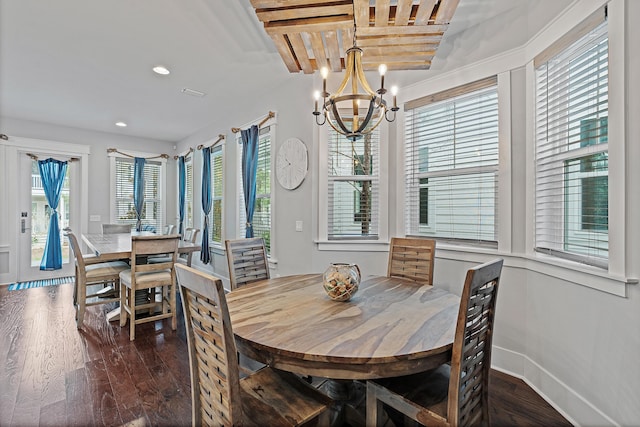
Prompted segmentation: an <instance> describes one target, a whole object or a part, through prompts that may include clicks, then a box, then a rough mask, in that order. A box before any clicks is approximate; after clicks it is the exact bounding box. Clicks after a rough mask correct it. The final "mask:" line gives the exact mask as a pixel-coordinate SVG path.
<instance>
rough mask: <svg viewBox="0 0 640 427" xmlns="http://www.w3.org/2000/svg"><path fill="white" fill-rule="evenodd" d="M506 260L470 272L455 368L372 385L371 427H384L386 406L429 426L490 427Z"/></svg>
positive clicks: (460, 312) (369, 387)
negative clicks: (493, 350) (498, 306)
mask: <svg viewBox="0 0 640 427" xmlns="http://www.w3.org/2000/svg"><path fill="white" fill-rule="evenodd" d="M502 263H503V260H502V259H496V260H494V261H491V262H488V263H485V264H482V265H479V266H477V267H474V268H472V269H470V270H468V271H467V277H466V280H465V282H464V288H463V289H462V296H461V299H460V308H459V310H458V322H457V325H456V334H455V338H454V341H453V349H452V356H451V364H450V365H449V364H445V365H442V366H440V367H438V368H436V369H434V370H432V371H428V372H425V373H420V374H415V375H409V376H405V377H396V378H390V379H382V380H369V381H367V401H366V407H367V409H366V410H367V423H366V425H367V426H370V427H373V426H380V425H381V424H382V423H381V420H382V417H381V411H382V409H383V406H384V404H386V405H388V406H390V407H391V408H393V409H395V410H396V411H399V412H400V413H402V414H404V415H405V416H406V417H409V418H410V419H412V420H414V421H417V422H419V423H421V424H424V425H445V426H454V427H457V426H468V425H485V426H489V425H490V423H489V406H488V396H489V370H490V368H491V339H492V336H493V320H494V318H495V309H496V297H497V292H498V284H499V282H500V274H501V271H502Z"/></svg>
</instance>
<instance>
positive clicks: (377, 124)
mask: <svg viewBox="0 0 640 427" xmlns="http://www.w3.org/2000/svg"><path fill="white" fill-rule="evenodd" d="M383 117H384V116H383V115H382V114H381V115H380V118H379V119H378V121H377V122H376V124H374V125H373V126H371V127H370V128H369V129H368V130H367V131H364V132H361V134H362V135H369V134H370V133H371V132H373V131H374V130H376V128H377V127H378V126H380V123H382V118H383Z"/></svg>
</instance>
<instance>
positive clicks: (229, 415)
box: [176, 264, 332, 426]
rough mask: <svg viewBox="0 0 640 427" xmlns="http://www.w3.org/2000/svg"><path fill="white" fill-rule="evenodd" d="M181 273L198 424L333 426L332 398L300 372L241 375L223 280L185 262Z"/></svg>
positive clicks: (178, 269)
mask: <svg viewBox="0 0 640 427" xmlns="http://www.w3.org/2000/svg"><path fill="white" fill-rule="evenodd" d="M176 274H177V278H178V283H179V285H180V296H181V299H182V306H183V309H184V310H183V311H184V318H185V329H186V332H187V346H188V348H189V366H190V368H191V402H192V406H191V408H192V425H194V426H201V425H225V426H227V425H256V426H284V425H287V426H297V425H301V424H304V423H307V422H309V421H314V420H315V421H317V422H318V424H317V425H322V426H326V425H329V422H330V418H331V405H332V401H331V399H329V398H328V397H327V396H326V395H324V394H322V393H321V392H320V391H318V390H316V389H315V388H314V387H312V386H310V385H309V384H307V383H305V382H304V381H302V380H301V379H300V378H299V377H297V376H296V375H294V374H292V373H289V372H285V371H279V370H275V369H273V368H270V367H264V368H262V369H260V370H258V371H256V372H254V373H252V374H251V375H249V376H247V377H245V378H242V379H240V375H239V371H238V358H237V349H236V344H235V338H234V335H233V329H232V324H231V321H230V318H229V310H228V308H227V301H226V297H225V291H224V288H223V286H222V281H221V280H220V279H218V278H215V277H213V276H211V275H209V274H205V273H203V272H201V271H198V270H195V269H193V268H191V267H187V266H184V265H181V264H178V265H176ZM316 419H317V420H316Z"/></svg>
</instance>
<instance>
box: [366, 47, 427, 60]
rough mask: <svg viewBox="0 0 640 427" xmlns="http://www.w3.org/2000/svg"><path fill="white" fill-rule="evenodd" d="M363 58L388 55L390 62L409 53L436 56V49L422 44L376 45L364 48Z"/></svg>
mask: <svg viewBox="0 0 640 427" xmlns="http://www.w3.org/2000/svg"><path fill="white" fill-rule="evenodd" d="M362 50H363V54H362V60H363V61H365V60H367V59H368V58H369V57H370V56H380V57H384V56H386V57H388V58H389V61H390V62H393V61H395V57H397V56H407V55H416V56H423V55H426V56H431V57H433V56H435V54H436V51H435V49H427V48H426V46H421V45H412V44H410V45H399V46H376V47H368V48H366V49H364V48H363V49H362Z"/></svg>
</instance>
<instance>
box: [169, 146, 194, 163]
mask: <svg viewBox="0 0 640 427" xmlns="http://www.w3.org/2000/svg"><path fill="white" fill-rule="evenodd" d="M191 153H193V147H189V151H187V152H186V153H185V154H183V156H184V157H185V158H187V156H188V155H189V154H191ZM179 158H180V156H179V155H177V154H176V155H175V156H173V160H178V159H179Z"/></svg>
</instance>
